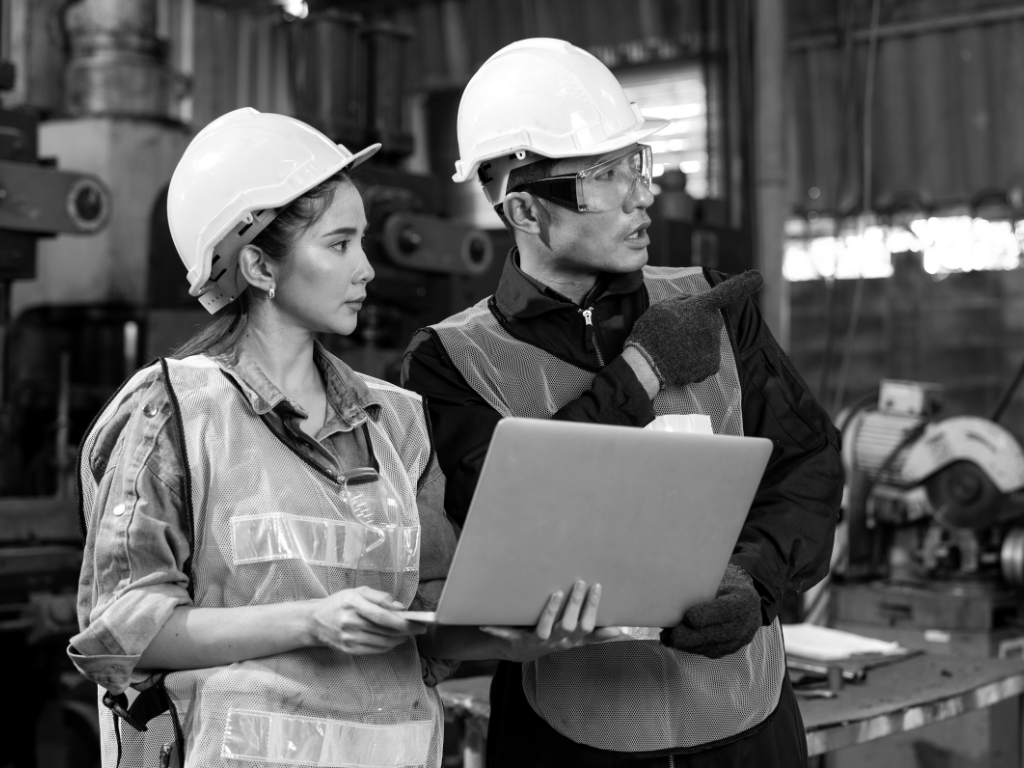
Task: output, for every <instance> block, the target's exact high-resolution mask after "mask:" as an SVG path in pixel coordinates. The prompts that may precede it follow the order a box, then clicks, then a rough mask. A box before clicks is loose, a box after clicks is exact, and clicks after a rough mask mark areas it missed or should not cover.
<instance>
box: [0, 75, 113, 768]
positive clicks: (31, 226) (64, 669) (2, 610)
mask: <svg viewBox="0 0 1024 768" xmlns="http://www.w3.org/2000/svg"><path fill="white" fill-rule="evenodd" d="M0 80H2V81H3V82H2V83H0V88H10V87H11V83H12V81H13V71H12V69H11V67H10V65H9V64H6V63H4V64H0ZM37 128H38V118H37V117H35V116H34V115H32V114H30V113H26V112H18V111H13V110H7V109H0V651H2V652H3V655H4V657H5V658H8V659H11V660H12V661H13V663H12V664H11V666H10V671H9V672H8V675H7V683H8V685H9V687H10V688H11V690H16V691H20V692H22V693H21V694H20V695H19V699H20V700H19V701H18V702H17V704H16V705H15V706H12V707H8V708H7V711H8V712H9V713H11V714H10V715H9V716H8V724H7V731H8V732H9V733H12V734H22V735H24V734H28V735H29V738H17V739H9V740H8V741H9V745H8V748H9V752H8V756H7V757H6V758H5V760H6V761H7V762H8V764H11V765H15V766H23V765H24V766H28V765H36V764H47V765H65V764H68V760H69V758H68V755H71V754H74V755H75V756H76V757H75V759H76V760H80V761H81V762H79V763H78V764H81V765H89V764H90V762H91V759H92V758H91V756H92V755H93V754H94V753H97V750H96V749H95V747H94V746H93V745H94V743H95V737H94V736H93V735H92V728H91V725H90V723H91V722H92V721H94V720H95V706H94V704H92V703H91V702H89V701H88V699H87V698H84V696H85V695H88V694H90V693H91V691H87V690H85V688H84V687H82V686H80V685H79V681H80V678H79V677H78V676H77V674H76V673H75V672H74V669H73V667H72V666H71V664H70V662H69V661H68V659H67V655H66V653H65V648H66V646H67V639H68V637H69V636H70V634H71V633H72V632H74V631H75V629H76V627H77V620H76V614H75V592H76V588H77V583H78V573H79V569H80V567H81V561H82V548H81V538H80V534H79V531H78V524H77V503H76V500H75V493H74V489H73V477H74V464H75V458H74V455H73V451H69V450H68V448H67V446H68V445H69V444H73V443H74V441H75V439H76V437H75V436H74V435H72V434H70V433H69V429H70V418H69V413H70V412H71V409H72V408H73V407H75V403H74V402H73V398H72V397H71V389H70V384H69V382H70V378H71V373H70V369H71V361H70V356H69V355H68V354H67V353H66V350H62V349H59V348H58V347H55V346H52V345H48V344H46V343H43V342H42V339H41V337H40V336H39V335H34V330H38V329H39V328H40V327H41V326H40V325H38V324H36V323H34V321H33V319H38V318H40V317H42V314H45V312H43V313H42V314H40V312H34V313H33V312H29V313H25V315H24V316H23V317H24V318H25V319H26V321H27V322H25V323H22V325H21V326H20V328H21V330H24V331H26V333H22V332H21V330H18V329H16V328H15V327H12V323H11V311H10V295H11V283H12V282H13V281H14V280H19V279H27V278H32V277H34V276H35V267H36V241H37V240H38V239H39V238H40V237H47V236H53V235H55V234H57V233H72V234H81V235H89V234H93V233H95V232H98V231H99V230H101V229H102V228H103V227H104V226H106V224H107V222H108V220H109V218H110V213H111V195H110V191H109V190H108V189H107V187H106V186H105V185H104V183H103V182H102V181H100V180H99V179H98V178H96V177H94V176H91V175H88V174H80V173H71V172H67V171H61V170H58V169H57V168H56V167H54V163H53V162H50V161H47V160H45V159H40V158H39V157H38V143H37ZM26 355H27V356H29V357H33V358H34V359H33V362H35V361H41V362H43V363H44V365H43V366H42V367H43V369H45V370H47V371H49V372H50V374H51V376H50V377H49V378H48V380H47V381H46V382H45V383H44V386H43V387H42V388H39V387H31V386H20V384H23V383H24V382H20V380H19V375H18V374H19V372H20V370H21V366H16V365H13V364H12V360H13V359H14V358H15V357H16V356H17V357H18V358H19V360H21V362H24V360H23V359H22V358H24V357H25V356H26ZM78 693H82V694H83V696H78ZM37 730H39V731H40V732H41V733H43V734H44V737H43V738H42V739H41V740H37V739H36V738H34V736H35V735H36V733H37ZM97 756H98V755H97Z"/></svg>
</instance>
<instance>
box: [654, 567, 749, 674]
mask: <svg viewBox="0 0 1024 768" xmlns="http://www.w3.org/2000/svg"><path fill="white" fill-rule="evenodd" d="M760 627H761V596H760V595H758V593H757V588H756V587H754V580H753V579H752V578H750V574H749V573H747V572H746V571H745V570H743V569H742V568H740V567H739V566H738V565H733V564H732V563H730V564H729V566H728V567H727V568H726V569H725V576H723V577H722V583H721V584H720V585H719V587H718V594H717V595H715V599H714V600H709V601H708V602H706V603H700V604H699V605H695V606H693V607H692V608H691V609H690V610H688V611H687V612H686V613H685V614H684V615H683V620H682V622H681V623H680V624H679V626H677V627H673V628H671V629H665V630H662V632H661V642H662V644H663V645H667V646H668V647H670V648H675V649H676V650H679V651H686V652H688V653H697V654H700V655H701V656H707V657H708V658H709V659H720V658H722V657H723V656H728V655H729V654H730V653H736V651H738V650H739V649H740V648H742V647H743V646H745V645H747V644H748V643H749V642H750V641H751V640H753V639H754V635H755V634H757V630H758V629H760Z"/></svg>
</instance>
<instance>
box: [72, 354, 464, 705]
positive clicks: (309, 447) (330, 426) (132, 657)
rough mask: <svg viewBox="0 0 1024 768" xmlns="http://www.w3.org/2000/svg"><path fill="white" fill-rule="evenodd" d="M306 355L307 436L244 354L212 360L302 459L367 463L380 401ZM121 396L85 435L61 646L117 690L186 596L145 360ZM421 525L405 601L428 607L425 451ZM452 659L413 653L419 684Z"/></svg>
mask: <svg viewBox="0 0 1024 768" xmlns="http://www.w3.org/2000/svg"><path fill="white" fill-rule="evenodd" d="M314 357H315V360H316V363H317V366H318V367H319V369H320V371H321V373H322V374H323V377H324V381H325V383H326V389H327V403H328V408H327V418H326V419H325V422H324V425H323V427H322V428H321V430H320V431H319V432H318V433H317V435H316V437H315V438H314V437H310V436H308V435H306V434H305V433H304V432H303V431H302V430H301V428H300V423H301V422H302V421H303V420H304V419H305V418H306V417H307V413H306V412H305V411H304V410H303V409H302V407H301V406H299V405H298V404H297V403H295V402H294V401H292V400H290V399H288V398H287V397H286V396H285V395H284V394H283V393H282V392H281V391H280V390H279V389H278V388H277V387H276V386H275V385H274V384H273V383H272V382H271V381H270V380H269V379H268V378H267V376H266V374H265V373H264V372H263V371H262V369H261V368H260V367H259V365H258V364H257V363H256V361H255V360H254V359H253V358H252V357H251V356H249V355H247V354H246V353H245V352H241V351H239V352H236V353H233V354H231V355H228V356H221V357H218V358H216V361H217V362H218V364H220V366H221V368H222V370H223V371H224V372H225V374H226V375H227V376H228V377H229V378H230V379H231V381H232V382H233V383H234V384H235V385H236V386H237V387H238V389H239V391H240V392H241V394H242V395H243V396H244V397H245V399H246V400H247V401H248V403H249V405H250V406H251V407H252V409H253V411H254V412H255V414H256V415H258V416H259V417H260V418H261V419H262V420H263V421H264V423H265V424H267V426H268V427H269V428H270V429H271V430H273V431H274V432H275V433H276V434H277V436H278V437H279V438H280V439H282V440H283V441H284V442H285V443H286V444H287V445H288V446H289V447H291V448H292V449H293V450H295V451H296V452H297V453H298V454H299V455H300V456H302V458H304V459H305V460H307V461H309V462H311V463H313V464H315V465H317V466H318V467H319V468H320V469H322V470H323V471H325V472H327V473H329V474H331V475H333V476H336V475H338V474H339V473H341V472H344V471H346V470H349V469H354V468H356V467H365V466H370V465H372V463H373V462H372V459H371V455H370V450H369V448H368V446H367V441H366V437H365V433H364V430H363V429H362V425H363V424H364V422H365V421H366V420H367V419H376V418H378V417H379V413H380V408H381V404H380V401H379V400H378V399H377V398H376V397H375V395H374V393H373V392H372V390H370V389H369V388H368V387H367V386H366V384H365V383H364V382H363V381H362V380H361V379H360V378H359V377H358V376H357V375H356V374H355V373H354V372H353V371H352V370H351V369H349V368H348V367H347V366H345V365H344V364H343V363H340V361H337V359H336V358H331V357H329V356H328V355H327V354H326V353H325V352H324V350H323V349H322V348H321V347H320V345H319V344H317V345H316V350H315V353H314ZM125 395H126V397H125V398H124V399H123V401H122V405H121V407H120V408H118V410H117V412H116V413H115V415H114V417H113V418H112V419H111V420H110V421H109V422H108V423H107V424H106V425H105V426H104V428H103V430H102V432H101V433H100V434H99V435H98V437H97V439H96V441H95V447H94V449H93V452H92V455H91V456H89V457H88V463H89V466H90V467H91V469H92V472H93V474H94V476H95V477H96V478H97V482H98V489H97V497H96V502H95V506H94V518H93V521H92V524H91V526H90V529H89V535H88V538H87V540H86V547H85V556H84V559H83V564H82V574H81V579H80V582H79V593H78V619H79V626H80V628H81V630H82V631H81V632H80V633H79V634H78V635H76V636H75V637H73V638H72V639H71V648H70V649H69V654H70V655H71V658H72V660H73V661H74V662H75V664H76V666H77V667H78V668H79V670H80V671H81V672H82V673H83V674H84V675H85V676H86V677H88V678H89V679H91V680H93V681H95V682H97V683H99V684H101V685H103V686H104V687H106V688H108V689H111V690H115V691H120V690H123V689H124V688H126V687H127V686H128V685H129V684H130V683H142V682H143V681H144V680H146V678H147V677H148V676H149V673H147V672H136V671H135V666H136V664H137V663H138V661H139V658H140V656H141V654H142V652H143V651H144V650H145V649H146V647H147V646H148V645H149V643H150V642H151V641H152V640H153V638H154V637H155V636H156V635H157V633H158V632H159V631H160V629H161V628H162V627H163V625H164V623H165V622H166V621H167V619H168V618H169V617H170V615H171V613H172V612H173V611H174V609H175V608H176V607H178V606H179V605H191V599H190V598H189V596H188V589H187V588H188V578H187V576H186V574H185V571H184V564H185V560H186V558H187V557H188V555H189V543H188V533H187V531H185V530H184V528H183V525H182V521H183V520H185V519H186V516H185V514H184V506H185V501H184V499H185V488H184V482H185V472H184V468H183V467H182V465H181V458H180V456H179V453H178V450H177V447H176V442H175V434H174V431H173V423H172V421H171V404H170V400H169V397H168V392H167V389H166V386H165V383H164V381H163V378H162V377H161V375H160V369H159V367H158V366H154V368H153V373H152V375H151V376H149V377H146V378H145V379H144V380H142V381H141V382H140V383H139V384H138V386H136V387H135V390H134V391H133V392H130V393H125ZM416 502H417V508H418V512H419V518H420V525H421V549H420V584H419V588H418V591H417V597H416V600H414V602H413V606H412V607H413V608H416V609H419V610H433V609H434V608H436V606H437V600H438V598H439V597H440V593H441V588H442V587H443V584H444V578H445V576H446V575H447V572H448V568H449V566H450V564H451V558H452V555H453V554H454V551H455V531H454V528H453V527H452V524H451V522H450V521H449V519H448V517H447V515H446V514H445V512H444V475H443V474H442V473H441V470H440V468H439V467H438V465H437V460H436V458H431V461H430V464H429V466H428V467H427V469H426V471H425V472H424V476H423V479H422V480H421V482H420V487H419V490H418V493H417V496H416ZM454 667H455V664H454V663H450V662H446V661H443V660H436V659H424V660H423V674H424V679H425V680H426V682H427V683H428V684H435V683H436V682H438V681H440V680H442V679H444V678H445V677H447V676H448V675H449V674H450V673H451V671H452V670H453V669H454Z"/></svg>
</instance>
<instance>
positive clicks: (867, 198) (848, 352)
mask: <svg viewBox="0 0 1024 768" xmlns="http://www.w3.org/2000/svg"><path fill="white" fill-rule="evenodd" d="M881 7H882V0H873V2H872V4H871V35H870V37H869V38H868V59H867V71H866V75H865V82H864V120H863V129H862V138H863V144H862V158H861V160H862V162H863V166H862V177H861V179H862V180H861V221H863V220H864V217H866V216H867V215H868V213H869V212H870V211H871V210H872V207H873V206H872V203H871V200H872V191H871V185H872V178H871V163H872V139H873V137H872V119H873V115H874V100H875V64H876V59H877V58H878V24H879V15H880V12H881ZM858 229H859V230H861V234H863V227H858ZM863 294H864V270H863V267H862V268H861V269H860V276H859V277H858V278H857V285H856V287H855V288H854V293H853V306H852V307H851V309H850V322H849V323H848V324H847V327H846V341H845V342H844V344H843V364H842V367H841V368H840V371H839V380H838V381H837V382H836V393H835V397H834V399H833V401H832V409H833V413H837V412H838V410H839V409H840V408H841V407H842V405H843V395H845V393H846V392H845V390H846V381H847V377H848V376H849V373H850V364H851V362H852V359H853V344H854V342H855V341H856V338H857V322H858V321H859V320H860V310H861V301H862V298H863Z"/></svg>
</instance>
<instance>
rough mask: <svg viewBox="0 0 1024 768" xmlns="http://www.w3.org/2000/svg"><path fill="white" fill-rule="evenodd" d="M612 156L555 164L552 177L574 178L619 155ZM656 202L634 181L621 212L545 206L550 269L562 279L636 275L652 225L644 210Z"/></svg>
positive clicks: (549, 204) (645, 251)
mask: <svg viewBox="0 0 1024 768" xmlns="http://www.w3.org/2000/svg"><path fill="white" fill-rule="evenodd" d="M620 153H621V150H615V151H614V152H609V153H607V154H604V155H591V156H589V157H572V158H566V159H564V160H559V161H558V162H557V163H556V164H555V166H554V167H553V168H552V171H551V175H552V176H557V175H561V174H568V173H576V172H577V171H581V170H583V169H585V168H590V167H592V166H594V165H596V164H597V163H599V162H601V161H602V160H604V159H605V158H606V157H612V156H614V155H616V154H620ZM653 202H654V195H652V194H651V191H650V189H648V188H647V187H646V186H645V185H644V184H643V183H642V182H640V181H638V182H637V183H636V186H635V187H634V188H633V191H632V193H630V194H629V195H627V196H626V197H625V199H623V201H622V205H621V206H620V207H619V208H615V209H613V210H610V211H602V212H600V213H578V212H576V211H571V210H569V209H568V208H563V207H561V206H559V205H556V204H555V203H551V202H549V201H546V200H545V201H543V205H544V207H545V208H546V210H547V211H549V213H550V217H549V218H550V223H549V228H548V232H547V243H548V246H549V248H550V250H551V254H552V260H551V263H550V267H551V268H552V269H554V270H557V271H558V272H562V273H564V274H566V275H576V274H579V275H589V274H594V273H597V272H612V273H624V272H634V271H636V270H638V269H640V268H641V267H643V266H644V264H646V263H647V246H648V245H649V244H650V238H649V237H648V236H647V227H648V226H649V225H650V223H651V219H650V217H649V216H648V215H647V208H648V207H650V205H651V203H653Z"/></svg>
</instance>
